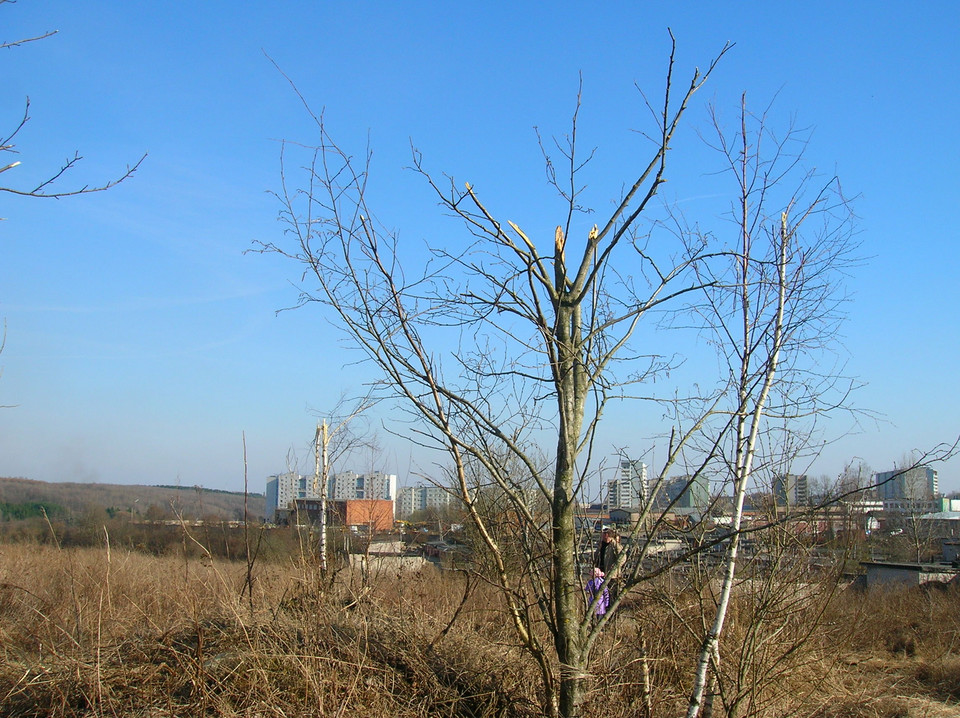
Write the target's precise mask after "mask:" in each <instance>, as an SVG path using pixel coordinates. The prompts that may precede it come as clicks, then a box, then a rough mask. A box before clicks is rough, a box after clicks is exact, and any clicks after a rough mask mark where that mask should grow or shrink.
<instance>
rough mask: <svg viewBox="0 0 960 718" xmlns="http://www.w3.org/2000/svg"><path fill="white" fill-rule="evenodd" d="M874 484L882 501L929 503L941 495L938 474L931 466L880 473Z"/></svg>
mask: <svg viewBox="0 0 960 718" xmlns="http://www.w3.org/2000/svg"><path fill="white" fill-rule="evenodd" d="M874 483H875V484H876V486H877V497H878V498H879V499H880V500H881V501H888V500H896V501H902V500H909V501H929V500H930V499H932V498H933V497H934V496H937V495H938V494H939V493H940V484H939V481H938V479H937V472H936V470H935V469H931V468H930V467H929V466H914V467H913V468H911V469H899V470H897V469H894V470H893V471H880V472H878V473H877V475H876V477H875V480H874Z"/></svg>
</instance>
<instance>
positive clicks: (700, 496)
mask: <svg viewBox="0 0 960 718" xmlns="http://www.w3.org/2000/svg"><path fill="white" fill-rule="evenodd" d="M709 504H710V483H709V481H707V477H706V475H704V474H699V475H697V476H690V475H689V474H687V475H684V476H675V477H673V478H672V479H667V480H666V481H664V482H663V485H662V486H661V487H660V490H659V491H658V492H657V497H656V506H657V507H659V508H661V509H666V508H667V507H668V506H671V508H672V510H673V511H675V512H677V513H695V512H696V511H704V510H705V509H706V508H707V506H709Z"/></svg>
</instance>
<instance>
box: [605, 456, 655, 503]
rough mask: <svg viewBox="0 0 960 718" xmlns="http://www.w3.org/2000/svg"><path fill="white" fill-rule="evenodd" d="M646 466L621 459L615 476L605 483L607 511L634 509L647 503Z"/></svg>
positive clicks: (639, 462)
mask: <svg viewBox="0 0 960 718" xmlns="http://www.w3.org/2000/svg"><path fill="white" fill-rule="evenodd" d="M648 495H649V494H648V486H647V465H646V464H644V463H643V462H642V461H633V460H630V459H621V460H620V463H619V465H618V467H617V475H616V477H614V478H613V479H610V480H609V481H608V482H607V510H608V511H609V510H612V509H636V508H639V507H641V506H643V505H644V504H645V503H646V502H647V497H648Z"/></svg>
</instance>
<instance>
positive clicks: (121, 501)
mask: <svg viewBox="0 0 960 718" xmlns="http://www.w3.org/2000/svg"><path fill="white" fill-rule="evenodd" d="M246 502H247V512H248V513H249V515H250V516H254V517H260V516H263V512H264V497H263V494H254V493H249V494H247V497H246ZM36 504H42V505H43V506H45V507H58V508H59V509H61V510H63V511H65V512H67V513H81V512H85V511H89V510H91V509H103V510H105V511H106V512H107V513H108V514H111V515H113V514H128V515H129V516H130V517H131V518H136V519H148V520H149V519H161V518H167V517H170V516H172V515H176V516H181V517H182V518H185V519H199V518H204V517H209V518H218V519H223V520H239V519H242V518H243V508H244V495H243V493H242V492H233V491H222V490H218V489H206V488H203V487H200V486H139V485H125V484H97V483H77V482H63V483H59V482H46V481H36V480H33V479H24V478H4V477H0V509H2V514H3V518H17V516H15V515H11V512H12V511H13V510H14V509H15V507H24V506H30V505H36ZM7 509H11V511H8V510H7Z"/></svg>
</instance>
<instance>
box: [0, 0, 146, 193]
mask: <svg viewBox="0 0 960 718" xmlns="http://www.w3.org/2000/svg"><path fill="white" fill-rule="evenodd" d="M10 2H12V0H0V5H4V4H7V3H10ZM56 34H57V30H49V31H47V32H44V33H41V34H39V35H35V36H32V37H26V38H22V39H18V40H0V51H2V50H10V49H12V48H16V47H21V46H23V45H26V44H28V43H31V42H36V41H38V40H44V39H46V38H49V37H52V36H53V35H56ZM29 121H30V98H29V97H28V98H26V100H25V101H24V107H23V114H22V116H21V117H20V119H19V121H17V122H15V123H14V124H13V127H12V130H8V131H6V132H5V133H4V134H0V158H3V157H6V158H8V159H12V158H11V156H12V155H17V154H19V153H18V151H17V149H16V144H15V142H14V140H15V139H16V137H17V135H19V134H20V132H21V131H22V130H23V129H24V127H25V126H26V124H27V123H28V122H29ZM82 159H83V157H81V156H80V153H79V152H74V154H73V157H68V158H67V159H66V160H64V162H63V163H62V164H61V165H60V167H59V168H58V169H56V170H55V171H52V172H50V173H49V174H48V175H47V176H46V177H45V178H44V179H42V180H41V181H40V182H38V183H37V184H33V185H26V186H21V187H17V186H15V185H13V184H7V183H6V182H5V181H4V182H2V183H0V192H6V193H8V194H13V195H18V196H21V197H39V198H46V199H60V198H63V197H72V196H74V195H81V194H90V193H91V192H102V191H103V190H107V189H110V188H111V187H114V186H116V185H118V184H120V183H121V182H123V181H124V180H125V179H127V178H129V177H130V176H132V175H133V173H134V172H136V171H137V169H138V168H139V167H140V164H141V163H142V162H143V161H144V159H146V154H144V155H143V156H142V157H141V158H140V159H139V160H137V162H136V163H135V164H133V165H132V166H130V165H128V166H127V168H126V169H125V170H124V172H123V173H121V174H120V175H119V176H117V177H115V178H113V179H110V180H108V181H107V182H104V183H101V184H96V185H86V184H85V185H81V186H79V187H71V188H61V187H60V185H59V184H58V183H59V181H60V180H61V179H62V178H63V177H64V175H66V174H67V173H68V172H70V170H72V169H74V168H75V167H76V166H77V164H79V162H80V161H81V160H82ZM20 164H21V161H20V160H12V161H7V160H6V159H0V175H4V180H6V177H7V175H6V173H7V172H9V171H10V170H13V169H15V168H16V167H18V166H19V165H20Z"/></svg>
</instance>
